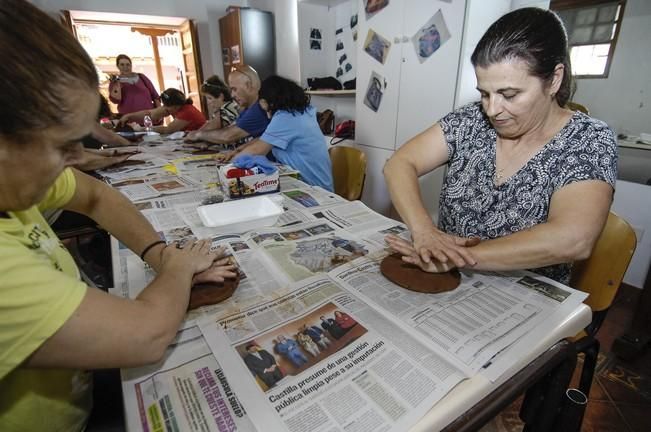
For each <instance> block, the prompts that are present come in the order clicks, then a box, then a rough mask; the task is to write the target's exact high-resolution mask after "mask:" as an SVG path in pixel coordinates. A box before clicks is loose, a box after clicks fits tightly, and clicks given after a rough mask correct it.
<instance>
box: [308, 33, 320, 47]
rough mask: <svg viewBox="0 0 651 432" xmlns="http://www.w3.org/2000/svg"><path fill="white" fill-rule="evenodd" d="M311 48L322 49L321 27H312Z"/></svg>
mask: <svg viewBox="0 0 651 432" xmlns="http://www.w3.org/2000/svg"><path fill="white" fill-rule="evenodd" d="M310 49H311V50H321V29H318V28H310Z"/></svg>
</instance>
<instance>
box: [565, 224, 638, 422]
mask: <svg viewBox="0 0 651 432" xmlns="http://www.w3.org/2000/svg"><path fill="white" fill-rule="evenodd" d="M636 244H637V239H636V237H635V231H634V230H633V228H632V227H631V225H630V224H629V223H628V222H626V221H625V220H624V219H622V218H621V217H619V216H617V215H616V214H615V213H612V212H610V213H609V214H608V220H607V221H606V226H604V229H603V231H602V232H601V235H600V236H599V239H597V243H596V244H595V246H594V248H593V249H592V254H591V255H590V257H589V258H588V259H586V260H583V261H577V262H575V263H574V265H573V266H572V276H571V279H570V286H571V287H573V288H575V289H578V290H581V291H584V292H587V293H588V294H589V296H588V298H587V299H585V301H584V303H585V304H587V305H588V306H590V308H591V309H592V322H591V323H590V324H589V325H588V327H586V329H585V330H584V331H582V332H581V333H579V334H578V335H576V336H575V337H574V341H575V345H576V351H577V352H579V353H583V354H584V360H583V368H582V370H581V377H580V380H579V387H578V388H579V390H581V391H582V392H583V394H584V395H586V396H588V395H589V394H590V386H591V385H592V378H593V377H594V372H595V368H596V366H597V357H598V355H599V341H598V340H597V339H596V338H595V334H596V333H597V331H598V330H599V327H601V324H602V323H603V322H604V319H605V318H606V313H607V312H608V309H609V308H610V305H611V304H612V303H613V300H614V298H615V294H617V290H618V289H619V286H620V284H621V283H622V279H624V274H625V273H626V270H627V269H628V265H629V263H630V262H631V258H632V257H633V253H634V252H635V246H636ZM579 428H580V423H579Z"/></svg>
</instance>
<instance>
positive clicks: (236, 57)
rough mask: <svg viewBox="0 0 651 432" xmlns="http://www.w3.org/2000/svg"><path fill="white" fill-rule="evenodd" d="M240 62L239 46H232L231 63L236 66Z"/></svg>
mask: <svg viewBox="0 0 651 432" xmlns="http://www.w3.org/2000/svg"><path fill="white" fill-rule="evenodd" d="M241 61H242V60H241V59H240V46H239V45H233V46H232V47H231V63H233V64H236V63H240V62H241Z"/></svg>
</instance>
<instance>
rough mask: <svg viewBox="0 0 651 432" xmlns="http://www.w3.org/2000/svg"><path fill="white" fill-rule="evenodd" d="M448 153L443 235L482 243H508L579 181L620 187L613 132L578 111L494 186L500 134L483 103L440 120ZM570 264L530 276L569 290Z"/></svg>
mask: <svg viewBox="0 0 651 432" xmlns="http://www.w3.org/2000/svg"><path fill="white" fill-rule="evenodd" d="M439 123H440V125H441V127H442V129H443V133H444V135H445V140H446V142H447V146H448V156H449V161H448V172H447V175H446V178H445V181H444V184H443V187H442V190H441V198H440V203H439V207H440V210H439V228H440V229H441V230H443V231H445V232H447V233H450V234H456V235H458V236H462V237H480V238H481V239H483V240H486V239H492V238H497V237H503V236H507V235H509V234H513V233H515V232H518V231H521V230H525V229H527V228H530V227H532V226H534V225H537V224H540V223H543V222H545V221H546V220H547V216H548V213H549V203H550V200H551V197H552V195H553V194H554V192H556V191H557V190H559V189H561V188H562V187H564V186H566V185H568V184H570V183H573V182H577V181H582V180H593V179H596V180H603V181H605V182H607V183H608V184H610V185H611V186H613V188H614V187H615V180H616V178H617V141H616V140H615V135H614V134H613V132H612V130H610V129H609V128H608V126H607V125H606V124H605V123H604V122H602V121H600V120H596V119H593V118H591V117H589V116H587V115H586V114H583V113H581V112H576V113H574V115H573V116H572V118H571V119H570V120H569V121H568V123H567V124H566V125H565V126H564V127H563V128H562V129H561V130H560V131H559V132H558V133H557V134H556V136H554V138H552V140H551V141H549V142H548V143H547V144H545V146H544V147H543V148H542V149H541V150H540V151H539V152H538V153H537V154H536V155H534V156H533V157H532V158H531V159H530V160H529V161H528V162H527V163H526V164H525V165H524V167H522V168H521V169H520V170H519V171H518V172H516V173H515V174H514V175H513V176H512V177H510V178H509V179H507V181H506V182H505V183H503V184H501V185H499V186H495V184H494V177H495V144H496V141H497V133H496V132H495V129H493V127H492V125H491V124H490V122H489V120H488V117H486V115H485V114H484V113H483V111H482V108H481V104H480V103H472V104H469V105H466V106H464V107H462V108H460V109H458V110H456V111H453V112H451V113H450V114H448V115H446V116H445V117H443V118H442V119H441V120H440V122H439ZM570 268H571V263H566V264H559V265H553V266H548V267H542V268H538V269H531V270H532V271H535V272H537V273H539V274H541V275H543V276H547V277H549V278H551V279H554V280H556V281H558V282H561V283H564V284H567V283H568V282H569V277H570Z"/></svg>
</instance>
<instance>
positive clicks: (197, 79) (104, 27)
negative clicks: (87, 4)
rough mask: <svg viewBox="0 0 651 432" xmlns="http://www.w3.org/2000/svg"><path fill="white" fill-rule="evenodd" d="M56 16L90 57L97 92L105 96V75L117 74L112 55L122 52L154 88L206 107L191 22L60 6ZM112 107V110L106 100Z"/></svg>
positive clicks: (106, 78)
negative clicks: (173, 90)
mask: <svg viewBox="0 0 651 432" xmlns="http://www.w3.org/2000/svg"><path fill="white" fill-rule="evenodd" d="M61 14H62V21H63V22H65V23H66V24H67V25H68V26H69V27H70V29H71V30H72V32H73V34H74V35H75V37H76V38H77V40H78V41H79V43H80V44H81V45H82V46H83V47H84V49H85V50H86V52H88V54H89V56H90V57H91V59H92V60H93V63H94V64H95V67H96V69H97V73H98V76H99V80H100V93H102V94H103V95H104V96H106V97H107V99H108V85H109V75H111V74H117V73H118V69H117V66H116V65H115V58H116V57H117V56H118V55H119V54H126V55H128V56H129V57H130V58H131V60H132V63H133V71H134V72H137V73H142V74H144V75H146V76H147V78H149V79H150V81H151V82H152V83H153V84H154V87H156V89H157V90H158V91H159V93H160V92H162V91H163V90H165V89H167V88H170V87H173V88H177V89H179V90H181V91H182V92H183V93H185V94H186V95H187V96H188V97H190V98H192V100H193V102H194V106H196V107H197V108H198V109H200V110H202V111H203V112H204V113H206V112H207V110H206V107H205V105H204V101H203V99H202V98H201V97H200V95H199V87H200V85H201V83H202V82H203V78H202V73H201V56H200V53H199V45H198V42H197V33H196V25H195V23H194V22H193V21H192V20H188V19H186V18H180V17H160V16H150V15H130V14H117V13H105V12H88V11H61ZM112 109H113V111H114V112H115V111H117V109H116V107H114V106H112Z"/></svg>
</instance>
